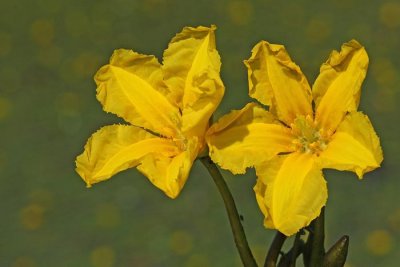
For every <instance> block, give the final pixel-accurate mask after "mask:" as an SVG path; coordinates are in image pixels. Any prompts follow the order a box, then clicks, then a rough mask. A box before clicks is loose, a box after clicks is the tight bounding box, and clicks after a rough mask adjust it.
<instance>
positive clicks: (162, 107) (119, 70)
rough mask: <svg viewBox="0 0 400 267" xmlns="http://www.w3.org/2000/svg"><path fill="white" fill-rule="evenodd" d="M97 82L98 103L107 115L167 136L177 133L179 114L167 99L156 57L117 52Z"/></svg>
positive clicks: (120, 50)
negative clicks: (113, 115)
mask: <svg viewBox="0 0 400 267" xmlns="http://www.w3.org/2000/svg"><path fill="white" fill-rule="evenodd" d="M95 81H96V83H97V99H98V100H99V101H100V102H101V103H102V104H103V108H104V110H105V111H107V112H112V113H114V114H116V115H118V116H120V117H122V118H124V119H125V120H126V121H128V122H130V123H131V124H133V125H137V126H141V127H144V128H147V129H149V130H151V131H153V132H156V133H158V134H161V135H164V136H173V135H174V133H176V129H177V127H178V125H179V121H180V115H179V110H178V108H177V107H176V106H174V105H173V104H171V102H170V101H169V100H168V98H167V94H168V91H167V89H166V87H165V85H164V84H163V81H162V73H161V67H160V64H159V63H158V61H157V59H156V58H155V57H154V56H147V55H140V54H138V53H135V52H133V51H131V50H124V49H119V50H116V51H114V54H113V55H112V57H111V59H110V64H108V65H105V66H103V67H102V68H101V69H100V70H99V71H98V72H97V74H96V76H95Z"/></svg>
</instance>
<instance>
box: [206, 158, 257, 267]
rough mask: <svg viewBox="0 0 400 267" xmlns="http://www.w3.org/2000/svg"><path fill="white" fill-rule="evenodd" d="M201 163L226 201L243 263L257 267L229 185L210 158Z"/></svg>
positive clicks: (248, 266) (249, 266)
mask: <svg viewBox="0 0 400 267" xmlns="http://www.w3.org/2000/svg"><path fill="white" fill-rule="evenodd" d="M200 161H201V162H202V163H203V164H204V166H205V167H206V168H207V170H208V172H209V173H210V175H211V177H212V178H213V179H214V182H215V184H216V185H217V187H218V190H219V192H220V194H221V197H222V199H223V200H224V204H225V208H226V212H227V213H228V217H229V222H230V224H231V228H232V233H233V237H234V239H235V243H236V248H237V249H238V251H239V254H240V258H241V260H242V263H243V265H244V266H246V267H257V263H256V261H255V260H254V257H253V254H252V252H251V250H250V248H249V245H248V243H247V239H246V235H245V233H244V230H243V226H242V223H241V222H240V217H239V214H238V212H237V209H236V205H235V201H234V200H233V197H232V194H231V192H230V191H229V188H228V185H227V184H226V182H225V180H224V178H223V177H222V175H221V173H220V172H219V170H218V168H217V166H216V165H215V164H214V162H212V160H211V158H210V157H209V156H206V157H203V158H200Z"/></svg>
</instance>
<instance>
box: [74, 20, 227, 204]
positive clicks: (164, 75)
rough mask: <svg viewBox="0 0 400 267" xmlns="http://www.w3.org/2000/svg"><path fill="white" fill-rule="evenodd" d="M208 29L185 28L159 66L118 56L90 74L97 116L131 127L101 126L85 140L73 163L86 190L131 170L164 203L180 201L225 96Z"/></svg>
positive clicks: (128, 52)
mask: <svg viewBox="0 0 400 267" xmlns="http://www.w3.org/2000/svg"><path fill="white" fill-rule="evenodd" d="M214 30H215V26H212V27H211V28H207V27H197V28H191V27H186V28H184V29H183V31H182V32H181V33H179V34H177V35H176V36H175V37H174V38H173V39H172V41H171V42H170V44H169V46H168V48H167V49H166V50H165V52H164V61H163V64H162V65H161V64H160V63H159V62H158V60H157V59H156V58H155V57H154V56H149V55H141V54H138V53H136V52H133V51H131V50H125V49H119V50H116V51H115V52H114V54H113V55H112V57H111V59H110V63H109V64H108V65H105V66H103V67H102V68H101V69H100V70H99V71H98V72H97V74H96V75H95V81H96V84H97V99H98V100H99V101H100V103H101V104H102V105H103V108H104V110H105V111H107V112H111V113H114V114H116V115H118V116H119V117H121V118H123V119H124V120H125V121H127V122H128V123H130V124H131V125H110V126H105V127H103V128H101V129H100V130H98V131H97V132H96V133H94V134H93V135H92V136H91V137H90V138H89V140H88V142H87V144H86V145H85V149H84V152H83V153H82V154H81V155H79V156H78V157H77V159H76V166H77V168H76V171H77V172H78V173H79V175H80V176H81V177H82V178H83V180H84V181H85V182H86V183H87V185H88V186H91V185H92V184H94V183H97V182H101V181H103V180H106V179H109V178H110V177H111V176H113V175H114V174H116V173H118V172H120V171H122V170H125V169H128V168H131V167H137V169H138V170H139V171H140V172H142V173H143V174H144V175H145V176H147V177H148V178H149V180H150V181H151V182H152V183H153V184H154V185H155V186H156V187H158V188H160V189H161V190H163V191H164V192H165V193H166V194H167V195H168V196H169V197H171V198H175V197H176V196H177V195H178V194H179V192H180V191H181V189H182V187H183V185H184V184H185V182H186V179H187V177H188V175H189V172H190V169H191V166H192V164H193V161H194V160H195V159H196V157H197V155H198V154H199V153H200V152H201V151H202V150H203V149H204V147H205V141H204V135H205V132H206V131H207V129H208V121H209V119H210V117H211V115H212V113H213V112H214V110H215V109H216V107H217V106H218V104H219V102H220V100H221V98H222V96H223V94H224V86H223V83H222V81H221V79H220V74H219V72H220V66H221V62H220V57H219V55H218V52H217V50H216V47H215V36H214Z"/></svg>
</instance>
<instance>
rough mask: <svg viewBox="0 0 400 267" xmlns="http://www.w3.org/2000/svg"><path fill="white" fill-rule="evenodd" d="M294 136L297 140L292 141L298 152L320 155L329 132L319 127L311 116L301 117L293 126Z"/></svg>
mask: <svg viewBox="0 0 400 267" xmlns="http://www.w3.org/2000/svg"><path fill="white" fill-rule="evenodd" d="M291 128H292V134H293V135H294V136H296V138H295V139H294V140H293V141H292V144H293V146H294V147H295V149H296V150H297V151H300V152H303V153H313V154H315V155H317V156H318V155H319V154H320V153H321V152H322V151H323V150H324V149H325V148H326V144H327V140H328V136H329V135H328V134H329V132H326V131H325V130H324V129H321V128H319V127H318V126H317V123H316V122H315V121H314V120H313V119H312V117H311V116H309V115H308V116H306V117H304V116H299V117H297V118H296V119H295V120H294V122H293V123H292V124H291Z"/></svg>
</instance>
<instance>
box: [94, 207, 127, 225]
mask: <svg viewBox="0 0 400 267" xmlns="http://www.w3.org/2000/svg"><path fill="white" fill-rule="evenodd" d="M120 221H121V216H120V213H119V210H118V208H117V207H116V206H115V205H113V204H101V205H99V206H97V207H96V224H97V225H98V226H100V227H103V228H113V227H116V226H118V224H119V223H120Z"/></svg>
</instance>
